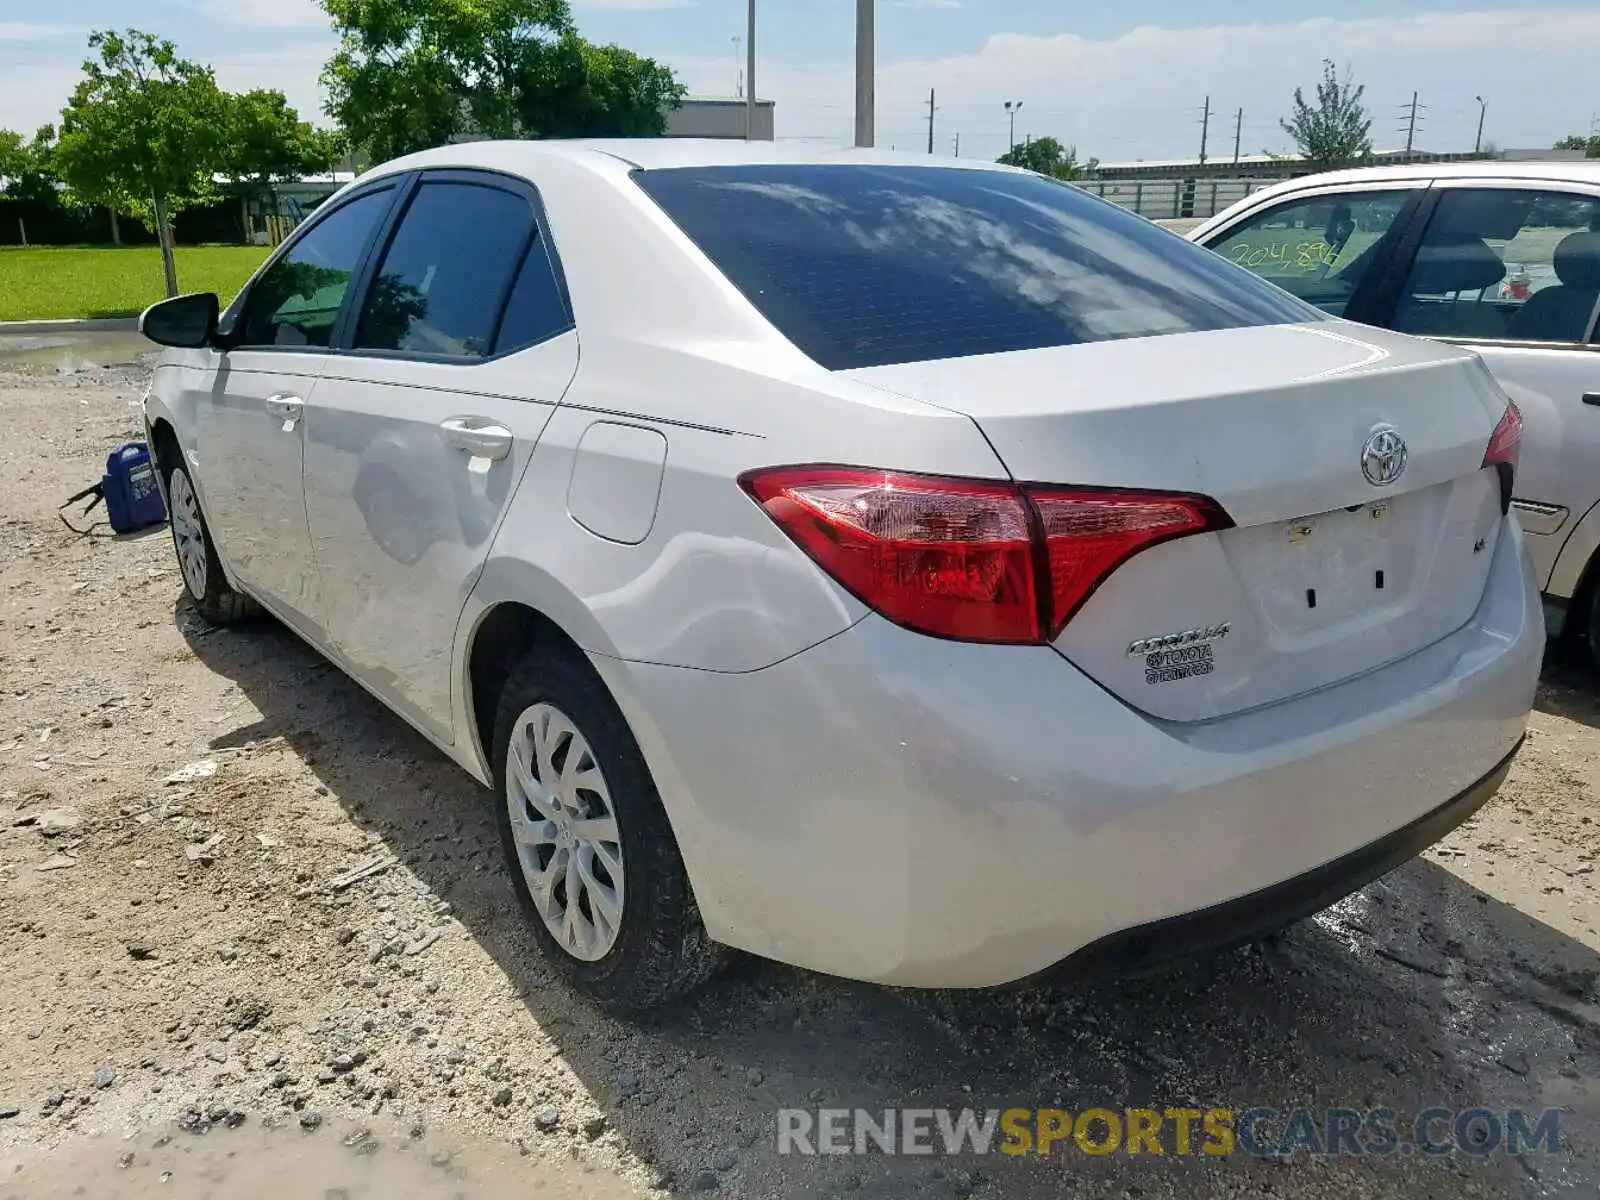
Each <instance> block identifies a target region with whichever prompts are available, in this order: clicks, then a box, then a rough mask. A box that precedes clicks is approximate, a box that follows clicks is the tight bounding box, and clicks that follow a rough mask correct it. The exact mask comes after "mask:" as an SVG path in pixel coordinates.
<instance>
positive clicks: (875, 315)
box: [634, 164, 1326, 370]
mask: <svg viewBox="0 0 1600 1200" xmlns="http://www.w3.org/2000/svg"><path fill="white" fill-rule="evenodd" d="M634 179H635V180H636V181H637V182H638V184H639V186H640V187H642V188H643V189H644V190H645V192H646V193H648V194H649V195H650V196H651V197H652V198H653V199H654V200H655V201H656V203H657V204H659V205H660V206H661V207H662V208H663V209H664V210H665V211H666V213H667V214H668V215H669V216H670V217H671V218H672V219H673V220H674V221H675V222H677V224H678V225H679V227H680V228H682V229H683V231H684V232H685V233H686V234H687V235H688V236H689V237H690V239H692V240H693V241H694V242H695V244H696V245H698V246H699V247H700V249H701V250H702V251H704V252H705V254H706V255H707V257H709V258H710V259H711V261H712V262H713V263H714V264H715V265H716V267H717V268H718V270H720V271H721V272H722V273H723V274H724V275H726V276H727V277H728V279H729V280H731V281H732V282H733V284H734V285H735V286H736V287H738V288H739V290H740V291H741V292H743V294H744V295H745V297H746V298H747V299H748V300H749V301H750V302H751V303H752V304H753V305H754V306H755V307H756V308H757V309H758V310H759V311H760V312H761V313H762V315H763V316H765V317H766V319H767V320H768V321H770V322H771V323H772V324H773V325H774V326H775V327H776V328H777V329H778V330H779V331H780V332H781V333H783V334H784V336H786V337H787V338H789V340H791V341H792V342H794V343H795V345H797V346H798V347H799V348H800V349H801V350H802V351H803V352H804V353H806V354H807V355H809V356H810V357H811V358H812V359H814V360H815V361H816V362H818V363H820V364H821V365H822V366H824V367H827V368H829V369H831V370H844V369H848V368H852V367H871V366H882V365H886V364H890V363H903V362H917V361H923V360H927V359H937V358H957V357H962V356H965V355H973V354H994V353H1000V352H1004V351H1011V350H1030V349H1036V348H1039V347H1044V346H1067V345H1073V344H1077V343H1082V342H1099V341H1108V340H1111V339H1115V338H1133V337H1148V336H1151V335H1155V334H1168V333H1192V332H1198V331H1202V330H1214V329H1236V328H1241V327H1247V326H1257V325H1276V324H1289V323H1300V322H1307V321H1317V320H1324V319H1326V317H1325V315H1324V314H1323V313H1321V312H1319V311H1318V310H1317V309H1315V308H1313V307H1311V306H1309V305H1307V304H1303V303H1302V302H1300V301H1298V300H1296V299H1295V298H1293V297H1291V296H1289V295H1288V294H1287V293H1285V292H1282V291H1280V290H1279V289H1278V288H1276V287H1274V286H1272V285H1271V284H1268V283H1265V282H1263V281H1262V280H1260V279H1258V278H1256V277H1255V276H1254V275H1252V274H1251V273H1250V272H1248V271H1245V270H1241V269H1240V268H1238V267H1236V266H1234V265H1233V264H1232V263H1229V262H1226V261H1225V260H1223V259H1221V258H1219V257H1217V256H1216V255H1213V254H1212V253H1210V252H1209V251H1207V250H1204V249H1202V248H1200V247H1198V246H1194V245H1191V244H1190V243H1188V242H1186V241H1184V240H1183V239H1182V238H1179V237H1177V236H1175V235H1173V234H1169V233H1167V232H1166V231H1165V230H1162V229H1160V228H1159V227H1157V226H1156V225H1154V224H1152V223H1150V222H1149V221H1146V220H1145V219H1144V218H1143V217H1138V216H1135V215H1133V214H1132V213H1129V212H1126V211H1124V210H1123V209H1120V208H1117V207H1115V206H1114V205H1111V204H1108V203H1106V202H1104V201H1101V200H1099V199H1096V198H1094V197H1092V196H1090V195H1088V194H1087V193H1086V192H1084V191H1082V190H1080V189H1078V188H1075V187H1071V186H1069V185H1066V184H1062V183H1057V182H1055V181H1053V180H1048V179H1045V178H1043V177H1040V176H1036V175H1029V174H1022V173H1016V172H1009V171H998V170H977V169H952V168H948V167H918V166H910V167H900V166H867V165H854V164H853V165H848V166H846V165H823V166H817V165H799V166H771V165H760V166H739V167H707V168H674V169H669V170H661V171H638V172H635V174H634Z"/></svg>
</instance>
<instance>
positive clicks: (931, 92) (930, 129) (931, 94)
mask: <svg viewBox="0 0 1600 1200" xmlns="http://www.w3.org/2000/svg"><path fill="white" fill-rule="evenodd" d="M933 97H934V90H933V89H932V88H929V89H928V153H929V154H932V153H933V114H934V113H936V112H938V111H939V110H938V109H937V108H935V107H934V104H933Z"/></svg>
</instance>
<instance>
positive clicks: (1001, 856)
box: [596, 522, 1544, 987]
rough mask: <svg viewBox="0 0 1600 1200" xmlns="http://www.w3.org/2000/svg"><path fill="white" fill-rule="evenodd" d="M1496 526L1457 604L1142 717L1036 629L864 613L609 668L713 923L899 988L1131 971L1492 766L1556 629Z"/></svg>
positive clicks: (1358, 864) (1359, 861)
mask: <svg viewBox="0 0 1600 1200" xmlns="http://www.w3.org/2000/svg"><path fill="white" fill-rule="evenodd" d="M1505 530H1506V532H1505V534H1504V535H1503V536H1502V537H1501V538H1500V539H1499V543H1498V545H1497V546H1496V549H1495V551H1494V555H1495V557H1494V561H1493V564H1492V566H1491V569H1490V573H1489V581H1488V585H1487V588H1486V590H1485V593H1484V597H1483V602H1482V604H1481V605H1480V606H1479V609H1478V611H1477V613H1476V614H1475V616H1474V618H1473V619H1472V621H1470V622H1469V623H1468V624H1467V625H1466V626H1465V627H1464V628H1462V629H1460V630H1458V631H1457V632H1456V633H1454V634H1452V635H1450V636H1449V637H1447V638H1445V639H1443V640H1442V641H1440V642H1438V643H1436V644H1434V645H1433V646H1430V647H1428V648H1426V649H1424V650H1422V651H1419V652H1418V653H1416V654H1413V655H1411V656H1409V657H1408V658H1406V659H1404V660H1402V661H1400V662H1397V663H1394V664H1391V665H1390V666H1387V667H1383V668H1381V669H1378V670H1375V671H1371V672H1368V673H1366V674H1364V675H1362V676H1359V677H1357V678H1355V679H1351V680H1348V681H1346V682H1344V683H1341V684H1339V685H1337V686H1333V687H1329V688H1326V689H1324V690H1322V691H1319V692H1316V693H1314V694H1311V695H1308V696H1303V697H1300V698H1298V699H1295V700H1292V701H1286V702H1284V703H1281V704H1276V705H1271V706H1268V707H1265V708H1261V709H1257V710H1254V711H1251V712H1247V713H1242V714H1238V715H1236V716H1232V717H1229V718H1226V719H1221V720H1216V721H1211V722H1204V723H1194V724H1178V723H1173V722H1163V721H1159V720H1155V719H1152V718H1150V717H1147V716H1144V715H1142V714H1139V713H1137V712H1135V711H1134V710H1132V709H1131V708H1129V707H1128V706H1126V705H1124V704H1123V703H1121V702H1120V701H1118V700H1116V699H1115V698H1113V697H1112V696H1110V695H1109V694H1108V693H1106V692H1105V691H1104V690H1102V689H1101V688H1100V687H1099V686H1098V685H1096V684H1095V683H1093V682H1092V681H1091V680H1089V679H1088V678H1087V677H1086V676H1084V675H1083V674H1082V673H1081V672H1079V671H1078V670H1077V669H1076V668H1074V667H1073V666H1072V665H1071V664H1070V663H1068V662H1067V661H1066V660H1065V659H1063V658H1062V657H1061V656H1060V655H1059V654H1057V653H1056V652H1055V651H1054V650H1051V649H1049V648H1047V647H1001V646H975V645H968V644H962V643H955V642H945V641H939V640H936V639H933V638H927V637H922V636H919V635H916V634H912V633H909V632H906V631H904V630H902V629H899V628H897V627H895V626H892V625H890V624H889V623H887V622H885V621H883V620H881V619H879V618H877V617H868V618H867V619H866V620H864V621H862V622H860V623H859V624H857V625H855V626H853V627H852V628H851V629H849V630H847V631H846V632H844V633H842V634H840V635H838V636H836V637H834V638H832V639H830V640H829V641H827V642H824V643H822V644H821V645H819V646H816V647H813V648H812V649H810V650H808V651H806V652H804V653H802V654H799V655H796V656H795V657H793V658H790V659H788V660H786V661H784V662H782V663H778V664H776V665H775V666H772V667H768V668H766V669H764V670H761V671H754V672H749V673H745V674H737V675H735V674H719V673H715V672H708V671H693V670H685V669H682V668H673V667H661V666H650V665H644V664H638V663H621V662H618V661H616V660H611V659H603V658H601V659H597V660H596V665H597V667H598V668H599V669H600V671H601V673H602V675H603V676H604V677H605V678H606V680H607V682H608V683H609V684H610V685H611V687H612V689H613V692H614V693H615V694H616V696H617V698H618V700H619V702H620V703H621V705H622V707H623V710H624V712H625V713H626V715H627V717H628V719H629V721H630V723H631V725H632V727H633V729H634V731H635V734H636V735H637V736H638V739H639V742H640V745H641V748H642V749H643V751H644V754H645V757H646V759H647V761H648V762H649V764H650V767H651V769H652V772H653V773H654V775H655V778H656V782H657V785H658V787H659V788H660V790H661V793H662V798H663V802H664V803H665V804H666V806H667V810H668V813H669V816H670V817H671V819H672V823H673V827H674V830H675V832H676V834H677V836H678V840H679V844H680V846H681V848H682V851H683V855H684V860H685V863H686V864H687V866H688V869H689V873H690V877H691V879H692V881H693V884H694V888H695V893H696V897H697V899H698V901H699V904H700V908H701V912H702V915H703V917H704V918H705V921H706V925H707V928H708V930H709V931H710V933H711V935H712V936H713V937H715V938H717V939H718V940H720V941H724V942H727V943H729V944H731V945H734V946H738V947H740V948H743V949H746V950H750V951H752V952H754V953H757V954H761V955H765V956H767V957H771V958H776V959H779V960H782V961H786V962H790V963H794V964H796V965H799V966H803V967H809V968H813V969H816V970H821V971H826V972H829V973H832V974H838V975H844V976H849V977H852V978H857V979H865V980H873V981H878V982H884V983H893V984H904V985H913V986H949V987H964V986H987V985H995V984H1002V983H1007V982H1012V981H1015V980H1018V979H1022V978H1025V977H1027V976H1030V975H1033V974H1035V973H1038V972H1040V971H1042V970H1045V969H1047V968H1050V967H1052V966H1053V965H1056V964H1059V963H1061V962H1063V961H1064V960H1066V961H1068V962H1069V964H1070V965H1071V966H1072V967H1073V968H1074V969H1076V970H1081V971H1082V972H1084V973H1090V974H1094V973H1104V972H1106V971H1108V970H1109V971H1127V970H1130V969H1132V970H1138V969H1142V968H1144V967H1146V966H1148V965H1150V964H1152V963H1153V962H1154V961H1156V959H1157V958H1159V957H1166V956H1168V955H1170V954H1172V953H1180V954H1181V953H1184V952H1187V951H1189V950H1193V949H1203V948H1205V947H1206V946H1208V945H1213V944H1217V943H1220V942H1226V941H1231V940H1235V939H1236V938H1237V937H1238V936H1239V935H1244V936H1248V935H1250V934H1252V933H1254V932H1258V931H1260V930H1262V929H1264V928H1267V927H1270V926H1272V925H1278V924H1282V923H1285V922H1287V921H1290V920H1293V919H1295V918H1296V917H1298V916H1300V915H1303V914H1304V913H1305V912H1309V911H1314V910H1315V908H1317V907H1321V906H1323V905H1325V904H1327V903H1330V902H1332V901H1333V900H1335V899H1337V898H1338V897H1339V896H1340V895H1343V894H1345V893H1347V892H1348V891H1350V890H1352V889H1354V888H1356V887H1359V886H1361V885H1362V884H1364V883H1366V882H1368V881H1369V880H1370V879H1372V878H1375V877H1376V875H1377V874H1381V873H1382V872H1383V871H1384V870H1387V869H1388V868H1389V867H1392V866H1393V865H1395V864H1396V863H1398V862H1400V861H1402V860H1403V859H1404V858H1406V857H1408V856H1409V855H1411V854H1414V853H1416V852H1417V851H1418V850H1420V849H1421V848H1423V846H1425V845H1427V844H1428V843H1429V842H1430V841H1432V840H1435V839H1437V837H1439V836H1442V835H1443V833H1444V832H1447V831H1448V829H1449V828H1452V827H1453V826H1454V824H1455V823H1458V822H1459V820H1464V819H1465V818H1466V816H1468V815H1470V812H1471V811H1472V810H1473V809H1474V808H1475V807H1476V806H1477V805H1478V804H1481V803H1482V802H1483V800H1484V799H1486V798H1487V796H1488V795H1489V794H1490V793H1491V792H1492V791H1493V788H1494V786H1495V785H1496V784H1497V783H1498V776H1499V774H1500V773H1502V772H1503V769H1504V767H1505V766H1506V765H1507V763H1508V761H1509V756H1510V755H1511V754H1512V753H1513V752H1514V750H1515V748H1516V746H1517V745H1518V744H1519V742H1520V740H1521V738H1522V736H1523V732H1524V729H1525V727H1526V721H1527V714H1528V710H1529V708H1530V706H1531V703H1532V698H1533V692H1534V688H1535V685H1536V683H1537V678H1538V672H1539V663H1540V656H1541V652H1542V649H1543V645H1544V636H1543V622H1542V615H1541V611H1540V604H1539V597H1538V594H1537V591H1536V589H1535V588H1534V586H1533V583H1532V578H1531V573H1530V570H1529V566H1528V560H1527V551H1526V548H1525V545H1524V543H1523V540H1522V534H1521V532H1520V531H1519V530H1518V529H1517V528H1516V526H1515V523H1514V522H1507V523H1506V525H1505ZM1275 908H1276V910H1277V911H1276V917H1277V918H1278V919H1271V918H1272V917H1273V916H1274V909H1275Z"/></svg>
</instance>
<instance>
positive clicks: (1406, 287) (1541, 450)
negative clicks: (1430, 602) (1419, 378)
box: [1389, 181, 1600, 597]
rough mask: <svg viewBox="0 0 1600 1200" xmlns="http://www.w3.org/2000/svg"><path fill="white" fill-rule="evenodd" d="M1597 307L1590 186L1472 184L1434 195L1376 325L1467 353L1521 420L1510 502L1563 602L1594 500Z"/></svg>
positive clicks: (1595, 196)
mask: <svg viewBox="0 0 1600 1200" xmlns="http://www.w3.org/2000/svg"><path fill="white" fill-rule="evenodd" d="M1597 308H1600V188H1592V189H1588V190H1587V191H1585V190H1581V189H1580V188H1579V187H1577V186H1576V185H1564V186H1558V185H1554V184H1549V183H1538V182H1528V181H1523V182H1510V181H1507V182H1504V183H1500V184H1492V183H1478V182H1474V183H1471V184H1467V183H1462V184H1459V185H1457V184H1450V185H1441V186H1440V187H1438V188H1437V189H1436V194H1435V199H1434V201H1433V203H1432V205H1431V212H1430V213H1429V215H1428V219H1427V226H1426V228H1425V230H1424V231H1423V233H1422V236H1421V239H1420V242H1419V244H1418V246H1417V251H1416V255H1415V258H1414V260H1413V262H1412V263H1411V265H1410V269H1409V271H1408V273H1407V276H1406V278H1405V281H1404V283H1403V284H1402V285H1401V287H1400V288H1399V290H1398V293H1397V295H1396V297H1395V304H1394V311H1393V315H1392V317H1391V319H1390V321H1389V324H1390V325H1391V326H1392V327H1393V328H1395V329H1397V330H1399V331H1401V332H1403V333H1413V334H1418V335H1422V336H1426V337H1435V338H1440V339H1443V340H1446V341H1452V342H1457V343H1460V344H1463V345H1467V346H1470V347H1472V348H1473V349H1474V350H1476V352H1477V353H1478V354H1480V355H1481V356H1482V357H1483V360H1484V362H1485V363H1486V364H1487V366H1488V367H1489V369H1490V370H1491V371H1493V372H1494V374H1495V377H1496V378H1497V379H1498V380H1499V381H1500V384H1501V386H1502V387H1503V388H1504V389H1505V391H1506V392H1507V394H1508V395H1509V396H1510V397H1511V398H1512V399H1513V400H1514V401H1516V403H1517V405H1518V406H1519V407H1520V408H1521V409H1522V413H1523V419H1524V422H1525V432H1524V435H1523V446H1522V454H1521V459H1520V462H1519V465H1518V469H1517V482H1516V498H1515V503H1516V506H1517V510H1518V517H1519V519H1520V520H1521V523H1522V526H1523V528H1524V530H1525V531H1526V532H1527V533H1528V534H1529V535H1530V536H1529V538H1528V543H1529V551H1530V553H1531V554H1532V556H1533V561H1534V567H1535V572H1536V575H1537V578H1538V579H1539V580H1540V582H1541V584H1542V585H1543V586H1545V588H1546V589H1547V590H1550V591H1552V592H1554V593H1555V594H1557V595H1558V596H1562V597H1565V596H1567V595H1569V594H1570V590H1571V585H1570V584H1569V583H1567V582H1565V580H1566V579H1567V577H1568V576H1572V575H1575V574H1581V572H1582V569H1583V567H1584V566H1586V565H1587V562H1588V557H1589V553H1588V552H1589V550H1591V549H1592V547H1587V548H1585V547H1584V544H1583V542H1584V540H1583V539H1582V538H1576V537H1575V536H1574V531H1575V529H1576V528H1577V526H1578V524H1579V521H1580V520H1581V519H1582V518H1583V517H1584V514H1586V513H1588V512H1590V511H1591V509H1593V508H1594V506H1595V503H1596V501H1597V499H1600V473H1597V472H1596V470H1595V464H1596V463H1597V462H1600V405H1597V404H1595V403H1594V402H1592V401H1590V402H1586V401H1585V397H1586V396H1589V395H1597V397H1600V349H1597V347H1596V346H1595V345H1594V321H1595V313H1596V310H1597ZM1569 546H1571V547H1572V548H1573V550H1574V551H1575V552H1577V551H1579V550H1581V551H1582V556H1583V562H1582V563H1580V564H1577V567H1576V569H1575V570H1574V569H1573V568H1572V567H1571V565H1570V564H1567V563H1565V561H1564V560H1566V558H1567V555H1568V551H1567V547H1569ZM1558 560H1560V564H1559V565H1560V569H1559V570H1558Z"/></svg>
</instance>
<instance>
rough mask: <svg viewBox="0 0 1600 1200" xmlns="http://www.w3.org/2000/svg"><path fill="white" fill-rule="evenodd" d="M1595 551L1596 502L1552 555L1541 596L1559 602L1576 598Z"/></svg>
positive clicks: (1599, 537) (1598, 542) (1598, 534)
mask: <svg viewBox="0 0 1600 1200" xmlns="http://www.w3.org/2000/svg"><path fill="white" fill-rule="evenodd" d="M1597 550H1600V502H1597V503H1595V504H1594V505H1593V506H1592V507H1591V508H1590V509H1589V511H1588V512H1586V513H1584V514H1583V519H1582V520H1581V521H1579V522H1578V523H1577V524H1576V525H1575V526H1573V529H1572V532H1571V533H1569V534H1568V535H1567V540H1566V543H1565V544H1564V545H1563V546H1562V547H1561V551H1560V553H1559V554H1557V555H1556V564H1555V566H1554V567H1553V568H1552V569H1551V571H1550V578H1549V579H1548V580H1547V581H1546V582H1545V585H1544V591H1545V594H1546V595H1549V596H1554V597H1556V598H1558V599H1561V600H1571V599H1572V598H1573V597H1574V596H1576V595H1577V592H1578V588H1579V587H1581V586H1582V584H1583V580H1584V574H1585V572H1586V571H1587V570H1588V567H1589V563H1590V562H1591V561H1592V560H1593V558H1594V556H1595V552H1596V551H1597Z"/></svg>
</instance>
